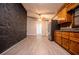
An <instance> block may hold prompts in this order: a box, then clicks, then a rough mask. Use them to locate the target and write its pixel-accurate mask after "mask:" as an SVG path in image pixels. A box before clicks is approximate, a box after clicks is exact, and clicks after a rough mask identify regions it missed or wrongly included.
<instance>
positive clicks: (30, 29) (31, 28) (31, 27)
mask: <svg viewBox="0 0 79 59" xmlns="http://www.w3.org/2000/svg"><path fill="white" fill-rule="evenodd" d="M27 35H36V20H34V19H32V18H29V17H27Z"/></svg>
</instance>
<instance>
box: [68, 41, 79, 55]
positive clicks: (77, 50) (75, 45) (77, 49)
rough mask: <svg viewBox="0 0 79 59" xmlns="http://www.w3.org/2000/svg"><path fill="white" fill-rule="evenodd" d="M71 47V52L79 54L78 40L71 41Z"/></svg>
mask: <svg viewBox="0 0 79 59" xmlns="http://www.w3.org/2000/svg"><path fill="white" fill-rule="evenodd" d="M69 47H70V49H69V51H70V52H71V53H73V54H77V55H79V43H78V42H75V41H70V45H69Z"/></svg>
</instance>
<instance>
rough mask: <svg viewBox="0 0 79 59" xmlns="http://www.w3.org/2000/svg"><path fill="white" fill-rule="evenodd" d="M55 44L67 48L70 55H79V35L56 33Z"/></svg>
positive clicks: (74, 33)
mask: <svg viewBox="0 0 79 59" xmlns="http://www.w3.org/2000/svg"><path fill="white" fill-rule="evenodd" d="M59 33H61V35H59ZM55 42H56V43H58V44H59V45H60V46H61V47H63V48H65V49H66V50H67V51H68V52H69V53H71V54H75V55H79V33H77V32H69V31H68V32H65V31H55Z"/></svg>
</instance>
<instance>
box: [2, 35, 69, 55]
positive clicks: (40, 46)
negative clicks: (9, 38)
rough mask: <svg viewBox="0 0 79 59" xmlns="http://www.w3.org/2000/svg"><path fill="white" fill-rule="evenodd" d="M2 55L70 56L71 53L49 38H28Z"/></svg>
mask: <svg viewBox="0 0 79 59" xmlns="http://www.w3.org/2000/svg"><path fill="white" fill-rule="evenodd" d="M1 55H69V53H68V52H67V51H66V50H65V49H63V48H62V47H60V46H59V45H58V44H56V43H55V42H52V41H49V40H48V39H47V37H41V36H40V37H35V36H27V38H25V39H23V40H22V41H20V42H19V43H17V44H15V45H14V46H12V47H11V48H9V49H8V50H6V51H5V52H3V53H2V54H1Z"/></svg>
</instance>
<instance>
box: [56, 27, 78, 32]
mask: <svg viewBox="0 0 79 59" xmlns="http://www.w3.org/2000/svg"><path fill="white" fill-rule="evenodd" d="M57 31H65V32H79V28H61V29H60V30H57Z"/></svg>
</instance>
